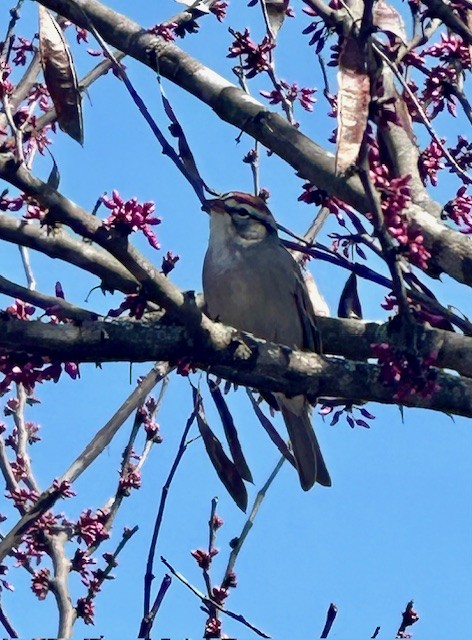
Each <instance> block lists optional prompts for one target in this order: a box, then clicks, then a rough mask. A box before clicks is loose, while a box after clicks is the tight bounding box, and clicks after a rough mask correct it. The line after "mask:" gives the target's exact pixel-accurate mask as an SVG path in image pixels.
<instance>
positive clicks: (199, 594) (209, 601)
mask: <svg viewBox="0 0 472 640" xmlns="http://www.w3.org/2000/svg"><path fill="white" fill-rule="evenodd" d="M161 561H162V562H163V563H164V564H165V566H166V567H167V568H168V569H169V571H170V572H171V573H172V575H174V576H175V577H176V578H177V579H178V580H180V582H182V584H184V585H185V586H186V587H187V588H188V589H190V591H191V592H192V593H194V594H195V595H196V596H197V598H200V600H201V601H202V602H203V604H204V605H205V606H206V607H208V606H209V605H213V606H214V607H216V608H217V609H218V611H221V613H224V614H225V615H227V616H229V617H230V618H233V619H234V620H237V621H238V622H240V623H241V624H243V625H244V626H245V627H248V628H249V629H251V630H252V631H254V633H257V635H258V636H261V638H270V636H269V635H268V634H267V633H265V632H264V631H261V630H260V629H258V628H257V627H255V626H254V625H253V624H251V623H250V622H248V621H247V620H246V618H245V617H244V616H243V615H241V614H239V613H234V612H233V611H230V610H229V609H224V608H223V607H222V606H221V605H220V604H219V603H218V602H216V601H215V600H212V599H209V598H207V597H206V596H205V595H204V594H203V593H202V592H201V591H199V590H198V589H197V588H196V587H194V586H193V585H192V584H190V582H189V581H188V580H187V579H186V578H185V577H184V576H183V575H182V574H181V573H179V572H178V571H176V570H175V569H174V567H173V566H172V565H171V564H170V563H169V562H168V561H167V560H166V559H165V558H164V557H163V556H161Z"/></svg>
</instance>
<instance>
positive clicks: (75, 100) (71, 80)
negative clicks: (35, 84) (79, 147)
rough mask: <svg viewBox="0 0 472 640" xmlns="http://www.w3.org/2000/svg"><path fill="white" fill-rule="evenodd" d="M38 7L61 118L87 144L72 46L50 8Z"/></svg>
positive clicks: (47, 76)
mask: <svg viewBox="0 0 472 640" xmlns="http://www.w3.org/2000/svg"><path fill="white" fill-rule="evenodd" d="M38 8H39V51H40V54H41V64H42V67H43V72H44V80H45V81H46V86H47V88H48V91H49V95H50V96H51V100H52V101H53V103H54V108H55V109H56V114H57V121H58V123H59V126H60V127H61V129H62V130H63V131H64V133H67V134H68V135H69V136H70V137H71V138H73V139H74V140H77V142H79V143H80V144H83V142H84V130H83V123H82V107H81V102H82V100H81V96H80V92H79V85H78V82H77V74H76V71H75V67H74V62H73V60H72V56H71V53H70V50H69V46H68V44H67V42H66V41H65V38H64V35H63V33H62V29H61V27H60V26H59V25H58V23H57V22H56V20H55V19H54V18H53V17H52V15H51V14H50V13H49V11H48V10H47V9H45V8H44V7H43V6H42V5H39V7H38Z"/></svg>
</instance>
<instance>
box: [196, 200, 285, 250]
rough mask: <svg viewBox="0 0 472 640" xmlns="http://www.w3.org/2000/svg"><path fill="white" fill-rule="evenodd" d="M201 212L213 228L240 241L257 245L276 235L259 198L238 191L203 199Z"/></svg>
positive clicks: (267, 211)
mask: <svg viewBox="0 0 472 640" xmlns="http://www.w3.org/2000/svg"><path fill="white" fill-rule="evenodd" d="M203 209H204V210H205V211H207V212H208V213H209V214H210V216H211V220H212V229H215V230H216V229H218V233H222V232H223V233H225V234H226V235H229V236H231V237H234V238H235V239H239V238H240V239H241V240H242V241H243V242H244V241H245V242H260V241H261V240H262V239H264V238H265V237H267V236H268V235H277V225H276V222H275V220H274V217H273V215H272V214H271V212H270V211H269V208H268V207H267V205H266V203H265V202H264V200H263V199H262V198H259V197H258V196H253V195H251V194H249V193H243V192H241V191H231V192H229V193H225V194H223V195H222V196H221V197H219V198H214V199H212V200H206V201H205V202H204V204H203Z"/></svg>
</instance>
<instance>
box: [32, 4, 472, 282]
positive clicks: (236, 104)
mask: <svg viewBox="0 0 472 640" xmlns="http://www.w3.org/2000/svg"><path fill="white" fill-rule="evenodd" d="M39 1H40V2H41V4H43V5H44V6H46V7H48V8H49V9H52V10H53V11H57V12H58V13H60V14H61V15H63V16H65V17H66V18H68V19H69V20H71V21H72V22H74V23H75V24H78V25H79V26H82V27H84V28H87V23H86V20H85V19H84V16H83V13H82V12H83V11H84V12H86V14H87V16H88V18H89V20H90V21H91V22H92V23H93V24H94V25H95V28H96V29H97V31H98V32H99V33H100V35H101V36H102V37H103V38H104V39H105V40H106V41H107V42H108V43H109V44H111V45H112V46H114V47H117V48H119V49H121V50H122V51H123V52H125V53H126V54H127V55H130V56H131V57H133V58H135V59H136V60H138V61H140V62H142V63H143V64H145V65H147V66H149V67H151V68H152V69H154V70H157V71H158V72H159V73H160V74H161V75H162V76H163V77H165V78H167V79H169V80H170V81H171V82H174V83H175V84H177V85H178V86H180V87H182V88H183V89H184V90H186V91H188V92H189V93H190V94H192V95H194V96H195V97H196V98H198V99H199V100H201V101H203V102H205V103H206V104H208V106H210V107H211V108H212V110H213V111H215V113H216V114H217V115H218V117H220V118H221V119H222V120H224V121H226V122H229V123H230V124H232V125H234V126H235V127H237V128H238V129H240V130H241V131H245V132H246V133H248V134H249V135H251V136H252V137H254V138H255V139H256V140H259V142H261V143H262V144H263V145H264V146H266V147H268V148H269V149H271V150H272V151H273V152H274V153H276V154H277V155H278V156H280V157H281V158H282V159H283V160H285V161H286V162H287V163H289V164H290V165H291V166H292V167H293V168H294V169H295V171H296V172H297V173H298V175H300V176H301V177H303V178H305V179H307V180H309V181H310V182H312V183H313V184H316V185H317V186H318V187H319V188H321V189H324V190H325V191H327V192H328V193H329V194H330V195H336V196H337V197H339V198H341V199H343V200H344V201H345V202H347V203H348V204H350V205H351V206H353V207H354V208H355V209H357V210H359V211H361V212H363V213H367V212H368V211H369V202H368V199H367V198H366V196H365V194H364V192H363V189H362V185H361V183H360V180H359V178H358V177H357V176H353V177H351V178H350V179H349V180H346V178H345V177H344V176H336V172H335V159H334V156H333V155H332V154H331V153H328V152H327V151H325V150H324V149H323V148H322V147H320V146H319V145H317V144H316V143H315V142H313V141H312V140H310V139H309V138H308V137H307V136H305V135H304V134H303V133H301V132H300V131H299V130H298V129H296V128H295V127H293V126H292V125H290V124H289V123H288V122H287V121H286V120H285V119H284V118H282V117H281V116H280V115H278V114H276V113H273V112H271V111H270V110H269V109H267V108H265V107H264V106H263V105H262V104H261V103H259V102H258V101H257V100H255V99H254V98H252V97H250V96H248V95H247V94H246V93H244V92H243V91H241V90H240V89H238V88H237V87H236V86H234V85H233V84H232V83H230V82H228V81H227V80H226V79H224V78H223V77H221V76H219V75H218V74H217V73H215V72H214V71H213V70H212V69H209V68H208V67H205V66H204V65H203V64H201V63H200V62H198V61H197V60H195V59H194V58H192V57H191V56H189V55H187V54H186V53H184V52H182V51H181V50H180V49H179V48H178V47H177V46H175V45H174V44H172V43H168V42H165V41H164V40H163V39H162V38H159V37H156V36H152V35H151V34H149V33H147V32H146V30H144V29H143V28H142V27H140V26H139V25H138V24H136V23H135V22H133V21H132V20H130V19H129V18H127V17H126V16H124V15H123V14H120V13H117V12H115V11H113V10H112V9H109V8H108V7H106V6H105V5H103V4H101V3H100V2H97V0H74V2H69V1H66V0H39ZM407 215H408V217H409V220H410V222H411V224H412V225H414V226H417V227H419V228H420V229H421V232H422V234H423V237H424V242H425V246H426V247H427V248H428V249H429V250H430V251H431V253H432V254H433V256H432V258H431V260H430V265H429V273H431V274H433V275H439V274H440V273H441V272H443V271H444V272H446V273H448V274H449V275H451V277H453V278H455V279H456V280H458V281H459V282H463V283H466V284H468V285H472V266H471V265H472V239H471V238H467V237H465V236H464V235H462V234H461V233H459V232H457V231H453V230H451V229H447V228H446V227H445V225H444V224H443V223H442V222H441V221H440V220H438V219H435V218H433V217H432V216H431V214H430V212H429V211H427V210H426V209H424V208H422V207H421V206H417V205H412V206H411V207H410V208H409V210H408V212H407ZM433 247H434V250H433V251H432V249H433ZM452 252H453V253H454V260H451V259H450V254H451V253H452Z"/></svg>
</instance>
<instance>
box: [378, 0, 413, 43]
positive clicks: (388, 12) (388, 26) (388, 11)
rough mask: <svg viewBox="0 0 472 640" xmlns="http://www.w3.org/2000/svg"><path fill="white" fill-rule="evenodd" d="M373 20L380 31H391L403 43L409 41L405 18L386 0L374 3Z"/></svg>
mask: <svg viewBox="0 0 472 640" xmlns="http://www.w3.org/2000/svg"><path fill="white" fill-rule="evenodd" d="M372 21H373V23H374V25H375V26H376V27H378V28H379V29H380V31H384V32H385V33H391V34H393V35H394V36H396V37H397V38H398V39H399V40H401V41H402V42H403V44H406V43H407V41H408V36H407V33H406V29H405V23H404V22H403V18H402V17H401V15H400V14H399V13H398V11H396V10H395V9H394V8H393V7H392V6H390V5H389V4H388V3H387V2H385V0H378V2H376V3H375V4H374V8H373V12H372Z"/></svg>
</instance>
